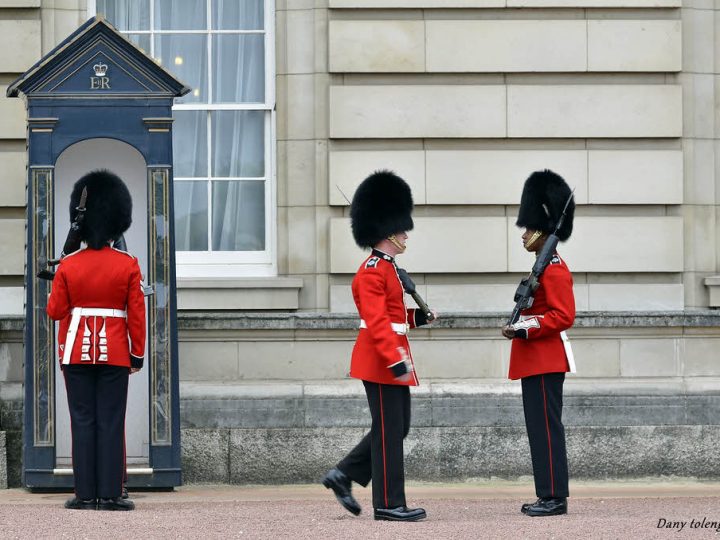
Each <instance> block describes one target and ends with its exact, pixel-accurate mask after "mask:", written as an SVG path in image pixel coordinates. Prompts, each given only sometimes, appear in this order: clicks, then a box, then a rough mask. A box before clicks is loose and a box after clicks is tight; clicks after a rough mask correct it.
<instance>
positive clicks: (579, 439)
mask: <svg viewBox="0 0 720 540" xmlns="http://www.w3.org/2000/svg"><path fill="white" fill-rule="evenodd" d="M718 444H720V430H719V429H718V428H717V426H632V427H631V426H618V427H601V428H598V427H584V428H581V427H578V428H573V429H570V430H568V432H567V448H568V461H569V462H570V463H572V464H573V471H574V472H573V476H574V477H576V478H595V479H602V478H622V477H635V478H642V477H647V476H662V477H667V476H680V477H686V478H687V477H694V478H717V477H718V471H717V466H716V460H715V459H711V458H710V457H709V454H708V452H710V451H711V450H710V449H711V448H716V447H717V445H718ZM588 448H592V449H593V451H592V452H588V451H587V449H588Z"/></svg>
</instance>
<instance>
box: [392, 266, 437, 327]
mask: <svg viewBox="0 0 720 540" xmlns="http://www.w3.org/2000/svg"><path fill="white" fill-rule="evenodd" d="M397 275H398V277H399V278H400V283H402V286H403V289H405V292H406V293H408V294H409V295H410V296H412V297H413V300H415V303H416V304H417V305H418V307H419V308H420V310H421V311H422V312H423V313H424V314H425V318H426V319H427V322H432V321H434V320H435V315H433V312H432V311H430V308H429V307H428V305H427V304H426V303H425V300H423V299H422V297H421V296H420V295H419V294H418V292H417V290H416V289H415V282H414V281H413V280H412V279H410V274H408V273H407V270H405V269H404V268H398V269H397Z"/></svg>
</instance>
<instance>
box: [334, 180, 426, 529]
mask: <svg viewBox="0 0 720 540" xmlns="http://www.w3.org/2000/svg"><path fill="white" fill-rule="evenodd" d="M412 209H413V201H412V194H411V192H410V187H409V186H408V185H407V183H405V181H404V180H403V179H402V178H400V177H398V176H396V175H395V174H393V173H391V172H389V171H378V172H376V173H374V174H372V175H370V176H369V177H368V178H366V179H365V180H364V181H363V182H362V183H361V184H360V186H359V187H358V189H357V191H356V192H355V196H354V197H353V201H352V203H351V206H350V217H351V221H352V232H353V236H354V238H355V241H356V242H357V244H358V245H359V246H360V247H362V248H371V249H372V252H371V253H370V256H369V257H367V258H366V259H365V260H364V261H363V263H362V264H361V265H360V268H359V269H358V271H357V274H356V275H355V279H354V280H353V283H352V293H353V298H354V300H355V305H356V306H357V309H358V313H359V314H360V319H361V320H360V331H359V333H358V337H357V341H356V342H355V348H354V349H353V353H352V360H351V365H350V376H351V377H354V378H356V379H360V380H362V381H363V384H364V385H365V393H366V394H367V399H368V405H369V407H370V414H371V416H372V427H371V429H370V433H368V434H367V435H365V437H364V438H363V439H362V440H361V441H360V443H359V444H358V445H357V446H356V447H355V448H353V449H352V450H351V451H350V453H349V454H348V455H347V456H346V457H345V458H344V459H343V460H342V461H340V463H338V464H337V465H336V467H335V468H333V469H331V470H330V471H329V472H328V473H327V475H326V476H325V478H324V479H323V485H325V487H327V488H329V489H332V490H333V491H334V492H335V496H336V497H337V499H338V501H339V502H340V504H342V505H343V507H345V509H347V510H348V511H350V512H352V513H353V514H355V515H358V514H359V513H360V511H361V509H360V505H359V504H358V502H357V501H356V500H355V498H354V497H353V496H352V492H351V482H352V481H354V482H357V483H358V484H360V485H362V486H367V484H368V483H369V482H370V479H371V478H372V481H373V482H372V499H373V506H374V508H375V512H374V517H375V519H376V520H388V521H417V520H420V519H424V518H425V517H426V513H425V510H423V509H422V508H408V507H407V503H406V500H405V472H404V466H403V439H404V438H405V436H406V435H407V434H408V431H409V429H410V391H409V386H417V384H418V379H417V377H416V375H415V365H414V364H413V359H412V355H411V353H410V345H409V343H408V338H407V331H408V329H409V328H415V327H417V326H421V325H424V324H427V323H429V322H431V321H432V320H433V319H434V318H435V313H434V312H432V311H431V310H429V309H428V308H427V305H425V303H424V302H422V299H421V298H420V297H419V296H418V295H417V292H416V291H415V286H414V284H413V283H412V281H411V280H410V278H409V276H408V275H407V273H406V272H405V271H404V270H402V269H400V268H398V267H397V265H396V263H395V256H396V255H399V254H401V253H403V252H404V251H405V248H406V244H405V243H406V241H407V239H408V235H407V231H410V230H412V228H413V220H412V216H411V213H412ZM404 291H406V292H408V293H409V294H412V295H413V297H414V298H415V299H416V301H418V305H420V306H421V308H420V309H408V308H407V307H406V306H405V296H404Z"/></svg>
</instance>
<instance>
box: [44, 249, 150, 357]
mask: <svg viewBox="0 0 720 540" xmlns="http://www.w3.org/2000/svg"><path fill="white" fill-rule="evenodd" d="M140 281H141V275H140V266H139V265H138V261H137V259H136V258H135V257H133V256H132V255H130V254H129V253H126V252H124V251H120V250H117V249H113V248H111V247H109V246H108V247H104V248H102V249H97V250H96V249H81V250H79V251H76V252H75V253H71V254H70V255H68V256H66V257H64V258H63V259H62V261H61V262H60V266H59V267H58V270H57V273H56V274H55V279H54V280H53V285H52V292H51V293H50V298H49V299H48V305H47V314H48V315H49V316H50V317H51V318H52V319H55V320H59V321H60V330H59V333H58V348H59V353H60V358H61V359H62V356H63V352H64V350H65V342H66V339H67V335H68V329H69V326H70V319H71V313H72V310H73V308H76V307H81V308H105V309H116V310H119V311H126V312H127V319H126V318H124V317H99V316H88V317H85V316H83V317H80V324H79V328H78V331H77V335H76V338H75V343H74V344H73V350H72V354H71V356H70V364H108V365H113V366H127V367H130V366H131V360H130V355H132V356H133V357H135V358H134V361H133V362H132V363H133V364H135V366H136V367H139V366H138V364H139V365H140V366H141V365H142V359H143V357H144V355H145V333H146V328H145V298H144V296H143V293H142V289H141V288H140V287H141V285H140ZM83 345H84V350H83Z"/></svg>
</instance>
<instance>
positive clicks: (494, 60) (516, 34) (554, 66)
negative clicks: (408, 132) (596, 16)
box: [398, 20, 587, 73]
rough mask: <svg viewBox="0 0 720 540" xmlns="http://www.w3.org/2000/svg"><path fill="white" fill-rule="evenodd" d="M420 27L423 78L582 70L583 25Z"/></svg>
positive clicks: (435, 23) (456, 23) (439, 23)
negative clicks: (423, 41) (423, 47)
mask: <svg viewBox="0 0 720 540" xmlns="http://www.w3.org/2000/svg"><path fill="white" fill-rule="evenodd" d="M425 24H426V27H427V30H426V32H427V71H428V72H453V73H454V72H459V73H463V72H472V73H478V72H480V73H482V72H489V73H508V72H543V71H560V72H565V71H585V70H586V69H587V28H586V23H585V21H580V20H567V21H548V20H492V21H487V20H449V21H446V20H426V21H425ZM398 71H401V70H398Z"/></svg>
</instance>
